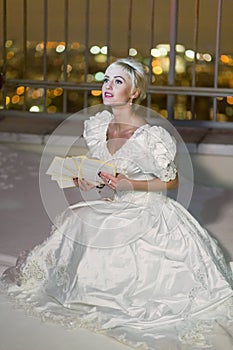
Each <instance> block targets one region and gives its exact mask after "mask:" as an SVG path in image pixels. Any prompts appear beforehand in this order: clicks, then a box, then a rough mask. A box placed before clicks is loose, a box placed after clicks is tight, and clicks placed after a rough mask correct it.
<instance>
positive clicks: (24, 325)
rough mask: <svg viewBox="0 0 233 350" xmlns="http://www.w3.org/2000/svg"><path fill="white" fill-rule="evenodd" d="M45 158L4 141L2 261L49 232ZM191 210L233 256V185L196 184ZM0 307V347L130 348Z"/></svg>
mask: <svg viewBox="0 0 233 350" xmlns="http://www.w3.org/2000/svg"><path fill="white" fill-rule="evenodd" d="M40 157H41V154H40V152H38V151H35V150H34V148H32V147H31V146H30V145H28V146H27V149H24V150H23V149H20V147H19V146H18V145H16V144H7V143H5V144H0V223H1V225H0V265H12V264H13V263H14V261H15V259H16V257H17V255H19V253H20V252H22V251H23V250H27V249H30V248H32V247H33V246H35V245H36V244H38V243H40V242H41V241H42V240H44V239H45V238H46V237H47V236H48V234H49V232H50V228H51V222H50V220H49V218H48V216H47V213H46V211H45V209H44V207H43V204H42V201H41V197H40V190H39V182H38V170H39V163H40ZM68 198H69V199H70V202H71V203H74V202H75V201H79V200H80V195H79V191H78V190H77V189H74V190H72V191H70V192H69V193H68ZM189 211H190V212H191V213H192V214H193V215H194V216H195V217H196V218H197V219H198V220H199V222H200V223H201V224H202V225H204V226H205V227H206V228H207V229H208V231H209V232H210V233H211V234H212V235H213V236H214V237H215V238H217V239H218V240H219V242H220V244H221V246H222V247H223V250H224V252H225V255H226V258H227V259H228V260H233V234H232V233H233V232H232V231H233V228H232V227H233V225H232V223H233V189H232V190H229V189H224V188H213V187H206V186H201V185H195V186H194V191H193V196H192V201H191V204H190V208H189ZM3 269H4V268H3V267H0V273H1V270H3ZM0 309H1V312H0V338H1V342H0V350H29V349H32V348H33V349H35V350H36V349H38V350H39V349H42V348H43V349H48V348H56V349H57V350H60V349H62V350H63V349H69V350H73V349H82V350H89V349H93V348H95V349H102V350H104V349H111V350H115V349H116V350H117V349H119V350H120V349H122V350H123V349H129V348H128V347H126V346H124V345H122V344H119V343H117V342H115V341H114V340H111V339H109V338H105V337H102V336H100V335H96V334H92V333H90V332H88V331H86V330H78V331H68V330H64V329H62V328H61V327H59V326H52V325H46V324H43V323H41V322H40V321H39V320H37V319H34V318H32V317H28V316H25V315H24V313H23V312H22V311H15V310H14V309H13V308H12V306H11V305H9V304H8V303H6V301H5V299H4V297H3V296H0ZM12 334H13V335H14V336H13V337H12Z"/></svg>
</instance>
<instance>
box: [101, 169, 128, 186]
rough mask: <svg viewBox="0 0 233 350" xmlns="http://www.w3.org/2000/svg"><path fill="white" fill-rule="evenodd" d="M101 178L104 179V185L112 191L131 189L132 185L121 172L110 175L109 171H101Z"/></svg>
mask: <svg viewBox="0 0 233 350" xmlns="http://www.w3.org/2000/svg"><path fill="white" fill-rule="evenodd" d="M99 176H100V177H101V179H102V180H103V181H104V183H105V185H107V186H108V187H109V188H111V189H112V190H113V191H116V190H119V191H131V190H133V186H132V184H131V182H130V180H129V179H128V178H127V177H126V176H125V175H123V174H117V176H113V175H110V174H109V173H105V172H104V171H101V173H100V174H99Z"/></svg>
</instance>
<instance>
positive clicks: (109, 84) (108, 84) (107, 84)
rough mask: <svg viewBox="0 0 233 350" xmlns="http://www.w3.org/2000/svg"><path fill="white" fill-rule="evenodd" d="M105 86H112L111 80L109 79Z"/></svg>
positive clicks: (109, 87) (108, 87)
mask: <svg viewBox="0 0 233 350" xmlns="http://www.w3.org/2000/svg"><path fill="white" fill-rule="evenodd" d="M106 88H107V89H111V88H112V81H111V80H109V81H108V82H107V83H106Z"/></svg>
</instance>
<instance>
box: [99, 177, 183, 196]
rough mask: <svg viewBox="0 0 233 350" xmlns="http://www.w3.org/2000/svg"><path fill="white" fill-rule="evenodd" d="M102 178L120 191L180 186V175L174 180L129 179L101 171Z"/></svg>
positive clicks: (160, 189) (153, 189) (112, 187)
mask: <svg viewBox="0 0 233 350" xmlns="http://www.w3.org/2000/svg"><path fill="white" fill-rule="evenodd" d="M100 176H101V178H102V179H103V180H104V182H105V184H106V185H108V186H109V187H110V188H111V189H112V190H119V191H164V190H172V189H175V188H177V187H178V183H179V180H178V175H177V176H176V178H175V179H174V180H170V181H168V182H165V181H161V180H160V179H157V178H156V179H152V180H132V179H128V178H127V177H126V176H124V175H122V174H118V175H117V176H116V177H114V176H112V175H110V174H108V173H105V172H101V174H100Z"/></svg>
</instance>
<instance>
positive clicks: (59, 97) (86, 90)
mask: <svg viewBox="0 0 233 350" xmlns="http://www.w3.org/2000/svg"><path fill="white" fill-rule="evenodd" d="M207 3H208V4H210V3H211V8H208V7H206V6H207V5H208V4H207ZM0 7H1V10H2V11H1V13H2V21H1V22H2V28H1V31H0V36H1V42H2V50H1V53H0V72H1V73H2V77H3V78H4V84H3V87H2V90H1V96H0V108H1V110H0V113H1V114H2V115H5V116H12V115H14V116H15V115H17V114H18V115H22V114H24V115H29V116H30V115H32V113H33V118H35V116H40V117H43V118H65V117H66V115H69V114H71V113H74V112H76V111H78V110H80V109H83V108H86V107H89V106H91V105H93V104H98V103H101V96H100V95H101V93H100V90H101V81H102V76H103V72H104V70H105V69H106V67H107V65H108V64H109V63H110V62H112V61H114V60H115V59H116V58H117V57H123V56H128V55H131V56H135V57H136V58H137V59H139V60H140V61H142V62H143V63H145V64H147V65H148V67H149V71H150V85H149V88H148V97H147V100H146V101H145V105H146V106H147V107H149V108H152V109H154V110H156V111H158V112H159V113H161V114H162V115H163V116H164V117H166V118H168V119H169V120H170V121H171V122H172V123H174V124H177V125H185V126H192V127H193V126H203V127H220V128H233V52H230V49H228V47H227V44H225V43H226V42H227V39H228V36H229V35H230V34H231V33H230V32H229V31H230V28H229V26H231V32H232V30H233V23H232V21H230V22H229V21H228V14H229V13H232V11H233V2H232V1H229V0H212V1H206V0H189V1H188V2H187V1H186V0H180V1H178V0H170V1H166V2H161V1H156V0H146V1H136V0H117V1H116V0H79V1H78V0H37V1H36V2H32V1H28V0H0ZM187 10H189V13H188V14H187V13H185V12H186V11H187ZM187 16H188V24H187V23H186V22H187V20H186V17H187ZM209 17H210V20H211V23H213V24H214V25H213V26H212V27H211V28H210V29H209V31H210V33H208V32H206V31H204V34H203V28H204V24H205V22H207V21H208V18H209ZM229 19H230V17H229ZM14 21H15V22H14ZM185 26H186V27H185ZM208 28H209V27H208ZM185 31H187V33H185ZM184 34H186V37H185V35H184ZM208 34H209V35H208ZM203 35H205V36H206V39H205V38H203V37H202V36H203ZM210 37H211V40H210V39H209V38H210ZM182 40H184V41H185V42H182ZM205 40H206V41H205ZM232 51H233V49H232ZM34 112H38V113H34Z"/></svg>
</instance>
